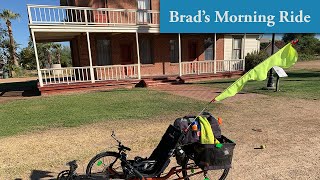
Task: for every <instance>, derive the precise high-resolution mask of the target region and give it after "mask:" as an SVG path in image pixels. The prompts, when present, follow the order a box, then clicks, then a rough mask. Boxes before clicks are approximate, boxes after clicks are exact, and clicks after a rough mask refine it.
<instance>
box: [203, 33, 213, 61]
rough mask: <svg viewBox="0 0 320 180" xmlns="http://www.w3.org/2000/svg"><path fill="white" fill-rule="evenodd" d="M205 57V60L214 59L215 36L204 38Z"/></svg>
mask: <svg viewBox="0 0 320 180" xmlns="http://www.w3.org/2000/svg"><path fill="white" fill-rule="evenodd" d="M204 58H205V60H213V59H214V55H213V38H211V37H209V38H207V39H205V40H204Z"/></svg>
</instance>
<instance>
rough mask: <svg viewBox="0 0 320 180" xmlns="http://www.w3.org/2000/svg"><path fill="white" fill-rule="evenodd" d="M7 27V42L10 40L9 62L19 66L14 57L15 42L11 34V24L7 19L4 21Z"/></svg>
mask: <svg viewBox="0 0 320 180" xmlns="http://www.w3.org/2000/svg"><path fill="white" fill-rule="evenodd" d="M6 25H7V28H8V34H9V42H10V48H9V51H10V60H11V63H13V64H14V65H15V66H17V67H19V63H18V60H17V57H16V48H15V43H14V39H13V34H12V26H11V22H10V21H9V20H7V22H6Z"/></svg>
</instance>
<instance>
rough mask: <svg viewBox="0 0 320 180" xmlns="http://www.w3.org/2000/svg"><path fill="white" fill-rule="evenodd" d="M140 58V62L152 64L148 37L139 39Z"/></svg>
mask: <svg viewBox="0 0 320 180" xmlns="http://www.w3.org/2000/svg"><path fill="white" fill-rule="evenodd" d="M140 58H141V64H153V57H152V48H151V41H150V39H141V40H140Z"/></svg>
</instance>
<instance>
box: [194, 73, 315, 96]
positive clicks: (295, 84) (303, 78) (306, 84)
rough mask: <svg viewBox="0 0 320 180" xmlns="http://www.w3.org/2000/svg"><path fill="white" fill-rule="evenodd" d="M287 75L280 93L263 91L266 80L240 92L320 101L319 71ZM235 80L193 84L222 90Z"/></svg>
mask: <svg viewBox="0 0 320 180" xmlns="http://www.w3.org/2000/svg"><path fill="white" fill-rule="evenodd" d="M287 74H288V76H289V77H286V78H281V79H280V92H274V91H270V90H264V87H266V84H267V80H266V81H250V82H248V83H247V84H246V85H245V86H244V88H243V90H242V92H249V93H259V94H266V95H270V96H286V97H290V98H300V99H320V70H294V71H288V72H287ZM275 79H276V78H275ZM235 80H236V79H223V80H216V81H207V82H200V83H194V84H201V85H205V86H209V87H213V88H219V89H221V90H223V89H225V88H227V87H228V86H229V85H230V84H232V83H233V82H234V81H235Z"/></svg>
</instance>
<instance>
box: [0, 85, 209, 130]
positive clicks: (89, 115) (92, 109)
mask: <svg viewBox="0 0 320 180" xmlns="http://www.w3.org/2000/svg"><path fill="white" fill-rule="evenodd" d="M203 105H204V103H203V102H200V101H195V100H192V99H189V98H183V97H179V96H173V95H169V94H166V93H161V92H156V91H150V90H146V89H133V90H116V91H109V92H96V93H87V94H79V95H61V96H51V97H39V98H34V99H28V100H19V101H15V102H8V103H4V104H1V105H0V117H1V118H0V124H1V126H0V136H9V135H14V134H17V133H21V132H26V131H32V130H39V129H40V130H43V129H47V128H51V127H70V126H78V125H81V124H87V123H94V122H100V121H106V120H109V121H110V120H137V119H151V118H156V117H161V116H168V115H172V114H179V113H182V114H189V113H191V112H190V110H193V111H194V112H199V111H200V110H201V108H202V107H203ZM173 120H174V119H172V121H173Z"/></svg>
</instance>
